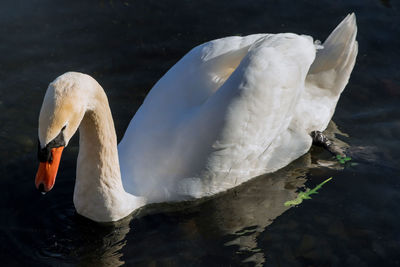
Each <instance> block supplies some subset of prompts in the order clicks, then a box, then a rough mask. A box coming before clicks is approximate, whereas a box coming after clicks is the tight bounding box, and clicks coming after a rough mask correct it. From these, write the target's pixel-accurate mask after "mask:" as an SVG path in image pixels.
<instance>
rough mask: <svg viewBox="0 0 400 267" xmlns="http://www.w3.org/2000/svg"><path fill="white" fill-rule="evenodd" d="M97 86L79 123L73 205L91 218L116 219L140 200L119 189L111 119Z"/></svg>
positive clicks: (134, 207) (101, 92) (105, 101)
mask: <svg viewBox="0 0 400 267" xmlns="http://www.w3.org/2000/svg"><path fill="white" fill-rule="evenodd" d="M97 87H98V89H97V90H95V94H94V96H92V97H91V98H92V99H91V100H90V101H89V102H90V107H89V108H88V110H87V111H86V113H85V116H84V118H83V120H82V122H81V124H80V126H79V134H80V137H79V155H78V163H77V171H76V182H75V190H74V204H75V208H76V210H77V211H78V213H79V214H81V215H83V216H85V217H88V218H90V219H92V220H95V221H116V220H118V219H121V218H123V217H125V216H127V215H128V214H130V213H131V212H132V211H133V210H135V209H136V208H139V207H140V206H142V205H143V204H144V203H143V201H142V199H140V198H137V197H134V196H133V195H131V194H128V193H126V192H125V190H124V188H123V185H122V181H121V172H120V168H119V160H118V150H117V137H116V134H115V129H114V122H113V119H112V116H111V111H110V108H109V105H108V100H107V96H106V95H105V93H104V91H103V89H102V88H101V87H100V85H98V84H97Z"/></svg>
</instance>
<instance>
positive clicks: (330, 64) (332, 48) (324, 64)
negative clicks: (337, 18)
mask: <svg viewBox="0 0 400 267" xmlns="http://www.w3.org/2000/svg"><path fill="white" fill-rule="evenodd" d="M356 35H357V24H356V17H355V15H354V13H352V14H349V15H347V17H346V18H345V19H344V20H343V21H342V22H341V23H340V24H339V25H338V26H337V27H336V28H335V29H334V30H333V32H332V33H331V34H330V35H329V37H328V38H327V39H326V41H325V42H324V43H323V49H319V50H317V55H316V58H315V60H314V62H313V64H312V65H311V67H310V70H309V72H308V75H307V82H308V83H311V84H312V85H314V86H317V87H318V88H321V89H327V90H330V91H331V93H332V94H334V95H336V96H339V95H340V93H341V92H342V91H343V89H344V87H345V86H346V84H347V82H348V80H349V77H350V73H351V71H352V70H353V67H354V64H355V59H356V56H357V52H358V43H357V41H356Z"/></svg>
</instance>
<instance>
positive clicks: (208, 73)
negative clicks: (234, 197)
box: [36, 14, 357, 222]
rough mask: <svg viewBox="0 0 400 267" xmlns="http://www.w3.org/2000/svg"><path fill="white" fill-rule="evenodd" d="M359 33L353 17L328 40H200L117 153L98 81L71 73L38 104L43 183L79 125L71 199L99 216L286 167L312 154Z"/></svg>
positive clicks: (152, 96) (160, 86)
mask: <svg viewBox="0 0 400 267" xmlns="http://www.w3.org/2000/svg"><path fill="white" fill-rule="evenodd" d="M356 31H357V27H356V21H355V16H354V14H351V15H348V16H347V17H346V18H345V19H344V20H343V21H342V22H341V23H340V24H339V26H338V27H337V28H336V29H335V30H334V31H333V32H332V33H331V35H330V36H329V37H328V39H327V40H326V41H325V42H324V44H323V47H321V46H320V45H316V44H314V43H313V39H312V37H310V36H305V35H296V34H292V33H284V34H257V35H250V36H245V37H237V36H235V37H227V38H222V39H218V40H214V41H211V42H208V43H205V44H203V45H200V46H198V47H196V48H194V49H193V50H192V51H190V52H189V53H188V54H187V55H186V56H184V57H183V58H182V59H181V60H180V61H179V62H178V63H176V64H175V65H174V66H173V67H172V68H171V69H170V70H169V71H168V72H167V73H166V74H165V75H164V76H163V77H162V78H161V79H160V80H159V81H158V82H157V84H156V85H155V86H154V87H153V89H152V90H151V91H150V93H149V94H148V95H147V97H146V99H145V100H144V103H143V104H142V106H141V107H140V108H139V110H138V111H137V113H136V114H135V116H134V118H133V119H132V121H131V122H130V124H129V127H128V129H127V130H126V133H125V135H124V137H123V139H122V141H121V143H120V144H119V146H118V150H117V139H116V135H115V130H114V124H113V120H112V116H111V112H110V109H109V106H108V101H107V97H106V95H105V93H104V91H103V89H102V88H101V86H100V85H99V84H98V83H97V82H96V81H95V80H94V79H93V78H91V77H90V76H88V75H85V74H81V73H75V72H68V73H65V74H63V75H61V76H60V77H58V78H57V79H56V80H54V81H53V82H52V83H51V84H50V85H49V87H48V89H47V92H46V95H45V97H44V101H43V105H42V108H41V111H40V116H39V141H40V147H39V160H40V161H41V162H40V166H39V170H38V173H37V175H36V186H37V188H39V189H40V190H41V191H49V190H50V189H51V188H52V187H53V185H54V182H55V177H56V173H57V169H58V165H59V161H60V157H61V152H62V150H63V148H64V147H65V146H66V145H67V144H68V141H69V140H70V138H71V137H72V135H73V134H74V133H75V132H76V130H77V129H78V128H79V132H80V140H79V143H80V148H79V156H78V163H77V173H76V183H75V190H74V204H75V207H76V210H77V212H78V213H80V214H81V215H83V216H86V217H88V218H90V219H92V220H94V221H99V222H104V221H116V220H119V219H121V218H123V217H125V216H127V215H128V214H130V213H131V212H132V211H134V210H136V209H138V208H139V207H141V206H143V205H145V204H148V203H154V202H162V201H177V200H183V199H187V198H190V197H196V198H197V197H203V196H208V195H211V194H215V193H217V192H221V191H223V190H226V189H228V188H231V187H234V186H236V185H239V184H240V183H243V182H244V181H246V180H248V179H250V178H252V177H255V176H257V175H260V174H263V173H267V172H273V171H275V170H277V169H279V168H282V167H283V166H285V165H287V164H288V163H290V162H291V161H293V160H294V159H296V158H298V157H300V156H301V155H303V154H304V153H306V152H307V151H308V150H309V148H310V146H311V142H312V141H311V137H310V136H309V134H310V132H311V131H314V130H319V131H322V130H324V129H325V128H326V126H327V125H328V122H329V121H330V119H331V117H332V115H333V113H334V110H335V106H336V103H337V101H338V99H339V96H340V93H341V92H342V90H343V89H344V87H345V85H346V84H347V81H348V79H349V76H350V73H351V71H352V69H353V66H354V63H355V58H356V55H357V42H356V41H355V37H356ZM120 166H121V168H120Z"/></svg>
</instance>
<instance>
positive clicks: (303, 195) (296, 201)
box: [284, 177, 332, 207]
mask: <svg viewBox="0 0 400 267" xmlns="http://www.w3.org/2000/svg"><path fill="white" fill-rule="evenodd" d="M330 180H332V177H330V178H328V179H326V180H325V181H323V182H322V183H320V184H319V185H317V186H316V187H314V188H313V189H307V190H306V191H304V192H300V193H299V194H298V195H297V198H295V199H293V200H289V201H286V202H285V204H284V205H285V206H286V207H289V206H296V205H299V204H300V203H301V202H303V200H304V199H311V197H310V195H312V194H318V190H319V189H320V188H321V187H322V186H323V185H324V184H326V183H327V182H329V181H330Z"/></svg>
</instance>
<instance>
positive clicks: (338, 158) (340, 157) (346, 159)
mask: <svg viewBox="0 0 400 267" xmlns="http://www.w3.org/2000/svg"><path fill="white" fill-rule="evenodd" d="M336 159H337V160H338V161H339V162H340V164H345V163H346V162H348V161H350V160H351V158H350V157H347V156H341V155H336Z"/></svg>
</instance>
